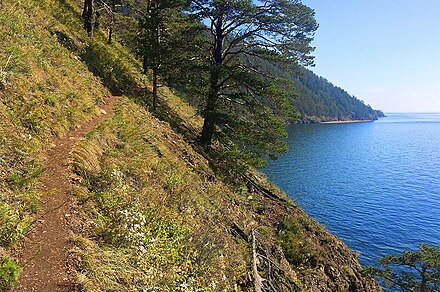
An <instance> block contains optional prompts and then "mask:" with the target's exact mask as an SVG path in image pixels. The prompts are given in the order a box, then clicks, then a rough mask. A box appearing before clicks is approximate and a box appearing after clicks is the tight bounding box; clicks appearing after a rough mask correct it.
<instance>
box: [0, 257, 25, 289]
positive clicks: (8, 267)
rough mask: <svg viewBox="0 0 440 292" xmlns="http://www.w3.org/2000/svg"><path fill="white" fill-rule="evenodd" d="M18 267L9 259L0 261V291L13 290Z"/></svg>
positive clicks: (18, 273)
mask: <svg viewBox="0 0 440 292" xmlns="http://www.w3.org/2000/svg"><path fill="white" fill-rule="evenodd" d="M20 271H21V268H20V266H19V265H18V264H17V263H16V262H15V261H14V260H13V259H11V258H10V257H4V258H3V259H1V261H0V289H1V290H2V289H9V288H13V287H15V286H16V285H17V283H18V277H19V275H20Z"/></svg>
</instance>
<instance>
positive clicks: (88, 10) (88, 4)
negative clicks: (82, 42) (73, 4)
mask: <svg viewBox="0 0 440 292" xmlns="http://www.w3.org/2000/svg"><path fill="white" fill-rule="evenodd" d="M83 15H84V28H85V29H86V31H87V34H88V35H89V37H91V36H93V23H92V22H93V0H84V9H83Z"/></svg>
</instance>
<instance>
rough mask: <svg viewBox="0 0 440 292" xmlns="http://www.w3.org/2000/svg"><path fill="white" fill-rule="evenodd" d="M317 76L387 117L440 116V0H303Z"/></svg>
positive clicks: (314, 69)
mask: <svg viewBox="0 0 440 292" xmlns="http://www.w3.org/2000/svg"><path fill="white" fill-rule="evenodd" d="M302 2H303V3H304V4H306V5H307V6H309V7H311V8H313V9H314V10H315V12H316V16H315V17H316V19H317V21H318V23H319V28H318V31H317V32H316V34H315V41H314V42H313V46H315V47H316V50H315V52H314V53H313V55H314V56H315V64H316V66H315V67H312V68H310V69H311V70H312V71H314V72H315V73H316V74H318V75H320V76H322V77H324V78H326V79H327V80H329V81H330V82H331V83H333V84H334V85H336V86H339V87H341V88H343V89H345V90H346V91H348V92H349V93H350V94H352V95H354V96H356V97H357V98H359V99H361V100H363V101H364V102H365V103H366V104H370V105H371V106H372V107H373V108H375V109H381V110H383V111H384V112H385V113H391V112H440V0H303V1H302Z"/></svg>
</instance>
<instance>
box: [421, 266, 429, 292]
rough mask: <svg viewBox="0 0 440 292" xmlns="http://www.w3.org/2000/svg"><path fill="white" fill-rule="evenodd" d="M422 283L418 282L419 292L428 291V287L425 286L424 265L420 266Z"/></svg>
mask: <svg viewBox="0 0 440 292" xmlns="http://www.w3.org/2000/svg"><path fill="white" fill-rule="evenodd" d="M421 276H422V283H420V292H426V291H428V287H427V282H428V280H427V279H426V266H425V265H423V267H422V273H421Z"/></svg>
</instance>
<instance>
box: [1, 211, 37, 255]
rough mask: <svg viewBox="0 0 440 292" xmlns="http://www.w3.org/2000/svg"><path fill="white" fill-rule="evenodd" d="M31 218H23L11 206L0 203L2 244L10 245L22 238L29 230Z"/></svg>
mask: <svg viewBox="0 0 440 292" xmlns="http://www.w3.org/2000/svg"><path fill="white" fill-rule="evenodd" d="M29 223H30V222H29V219H28V218H26V219H21V218H20V216H19V213H18V212H17V211H16V210H14V209H13V208H12V207H11V206H9V205H7V204H5V203H0V246H8V245H10V244H12V243H14V242H15V241H16V240H18V239H21V238H22V237H24V235H25V234H26V233H27V231H28V230H29V227H30V226H29V225H30V224H29Z"/></svg>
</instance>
